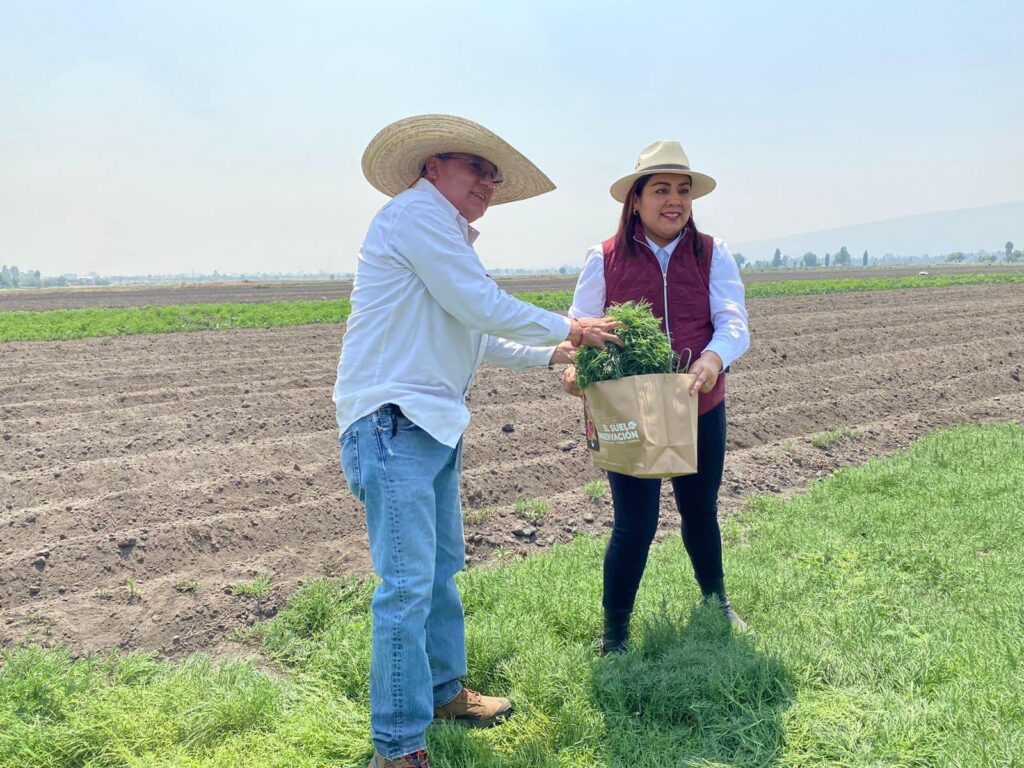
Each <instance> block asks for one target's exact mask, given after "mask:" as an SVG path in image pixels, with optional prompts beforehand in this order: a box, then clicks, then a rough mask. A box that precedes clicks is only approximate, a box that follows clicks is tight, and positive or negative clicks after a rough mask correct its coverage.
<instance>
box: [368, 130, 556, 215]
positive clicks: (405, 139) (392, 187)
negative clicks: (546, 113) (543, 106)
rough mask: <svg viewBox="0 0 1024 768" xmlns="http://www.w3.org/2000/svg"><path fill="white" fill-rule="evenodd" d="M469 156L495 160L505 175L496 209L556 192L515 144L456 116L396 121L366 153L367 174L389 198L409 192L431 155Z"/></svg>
mask: <svg viewBox="0 0 1024 768" xmlns="http://www.w3.org/2000/svg"><path fill="white" fill-rule="evenodd" d="M443 152H466V153H468V154H471V155H479V156H480V157H482V158H484V159H486V160H490V161H491V162H492V163H494V164H495V165H496V166H498V170H500V171H501V175H502V176H504V177H505V180H504V181H503V182H502V184H501V186H499V187H497V188H495V190H494V196H493V197H492V198H491V205H498V204H499V203H511V202H513V201H515V200H525V199H526V198H528V197H534V196H536V195H541V194H544V193H545V192H550V191H551V190H553V189H554V188H555V185H554V184H552V183H551V179H549V178H548V177H547V176H545V175H544V174H543V173H542V172H541V170H540V169H539V168H538V167H537V166H535V165H534V164H533V163H531V162H530V161H529V160H527V159H526V158H525V157H524V156H523V155H522V154H520V153H519V152H518V151H517V150H516V149H515V148H514V147H512V145H510V144H509V143H508V142H506V141H505V140H504V139H502V138H501V137H500V136H498V135H497V134H494V133H491V132H490V131H489V130H487V129H486V128H484V127H483V126H482V125H478V124H477V123H474V122H473V121H472V120H466V119H465V118H463V117H455V116H454V115H418V116H416V117H407V118H405V119H404V120H399V121H398V122H397V123H392V124H391V125H389V126H387V127H386V128H384V129H383V130H381V132H380V133H378V134H377V135H376V136H374V137H373V139H372V141H370V144H369V145H368V146H367V147H366V151H365V152H363V175H364V176H365V177H366V180H367V181H369V182H370V183H371V184H372V185H373V186H374V187H376V188H377V189H379V190H380V191H381V192H383V193H384V194H385V195H387V196H388V197H394V196H395V195H397V194H398V193H399V192H402V191H404V190H406V189H408V188H409V187H410V186H412V184H413V183H414V182H415V181H416V179H418V178H419V176H420V171H421V170H422V168H423V163H424V162H426V159H427V158H428V157H430V156H431V155H437V154H441V153H443Z"/></svg>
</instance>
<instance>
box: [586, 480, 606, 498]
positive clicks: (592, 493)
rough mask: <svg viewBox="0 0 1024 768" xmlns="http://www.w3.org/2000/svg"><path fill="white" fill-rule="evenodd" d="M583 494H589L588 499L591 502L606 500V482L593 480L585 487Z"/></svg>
mask: <svg viewBox="0 0 1024 768" xmlns="http://www.w3.org/2000/svg"><path fill="white" fill-rule="evenodd" d="M583 492H584V493H586V494H587V498H588V499H590V500H591V501H600V500H601V499H603V498H604V492H605V484H604V480H591V481H590V482H589V483H587V484H586V485H584V486H583Z"/></svg>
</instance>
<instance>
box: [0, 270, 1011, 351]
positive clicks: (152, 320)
mask: <svg viewBox="0 0 1024 768" xmlns="http://www.w3.org/2000/svg"><path fill="white" fill-rule="evenodd" d="M1022 282H1024V274H1020V275H1018V274H994V275H984V274H971V275H950V276H942V275H937V276H934V277H931V276H929V277H874V278H852V279H846V280H779V281H774V282H757V283H750V284H748V285H747V297H748V298H762V297H774V296H806V295H810V294H819V293H847V292H851V291H887V290H896V289H902V288H943V287H948V286H954V285H981V284H998V283H1022ZM516 295H517V296H518V297H519V298H520V299H522V300H523V301H528V302H530V303H531V304H535V305H537V306H539V307H543V308H544V309H550V310H552V311H555V312H564V311H566V310H567V309H568V308H569V306H570V305H571V304H572V291H545V292H540V293H520V294H516ZM350 311H351V305H350V304H349V302H348V301H347V300H336V301H275V302H267V303H262V304H187V305H180V306H178V305H176V306H168V307H150V306H147V307H131V308H126V309H121V308H108V307H92V308H87V309H55V310H46V311H41V312H24V311H14V312H0V342H5V341H52V340H60V339H81V338H88V337H94V336H124V335H128V334H137V333H172V332H179V331H207V330H227V329H230V328H272V327H278V326H287V325H313V324H320V323H328V324H329V323H341V322H344V321H345V319H346V318H347V317H348V314H349V312H350Z"/></svg>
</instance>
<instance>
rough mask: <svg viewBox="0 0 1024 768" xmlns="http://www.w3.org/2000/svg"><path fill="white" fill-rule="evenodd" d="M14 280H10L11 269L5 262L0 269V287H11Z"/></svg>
mask: <svg viewBox="0 0 1024 768" xmlns="http://www.w3.org/2000/svg"><path fill="white" fill-rule="evenodd" d="M13 287H14V282H13V281H12V280H11V270H10V269H9V268H8V266H7V265H6V264H4V266H3V268H2V269H0V288H13Z"/></svg>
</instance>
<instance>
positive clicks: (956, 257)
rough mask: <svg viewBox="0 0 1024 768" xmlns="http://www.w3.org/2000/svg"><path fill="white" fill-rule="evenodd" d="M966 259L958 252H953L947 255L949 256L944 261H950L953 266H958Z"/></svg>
mask: <svg viewBox="0 0 1024 768" xmlns="http://www.w3.org/2000/svg"><path fill="white" fill-rule="evenodd" d="M966 258H967V257H966V256H964V255H963V254H962V253H960V251H953V253H951V254H949V256H947V257H946V261H951V262H953V263H954V264H959V263H960V262H961V261H963V260H964V259H966Z"/></svg>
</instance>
